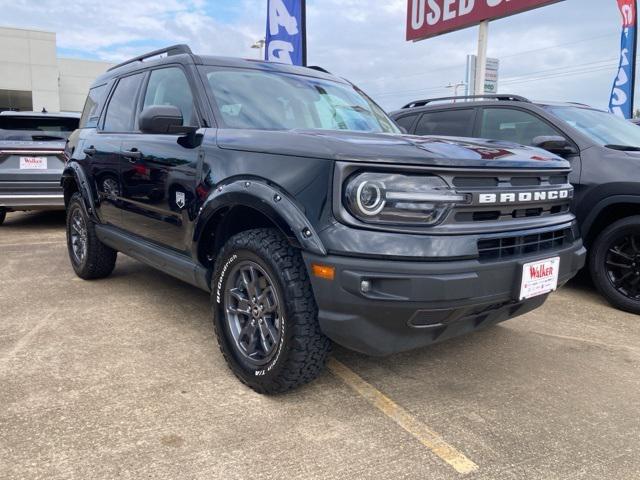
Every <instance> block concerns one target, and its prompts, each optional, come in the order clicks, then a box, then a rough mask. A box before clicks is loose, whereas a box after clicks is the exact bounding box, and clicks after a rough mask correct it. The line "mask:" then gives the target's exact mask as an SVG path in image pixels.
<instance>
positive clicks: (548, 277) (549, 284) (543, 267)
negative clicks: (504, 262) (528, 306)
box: [520, 257, 560, 300]
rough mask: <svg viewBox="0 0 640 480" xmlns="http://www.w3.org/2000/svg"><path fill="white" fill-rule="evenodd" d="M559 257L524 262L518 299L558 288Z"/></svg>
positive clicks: (535, 295)
mask: <svg viewBox="0 0 640 480" xmlns="http://www.w3.org/2000/svg"><path fill="white" fill-rule="evenodd" d="M559 272H560V257H554V258H548V259H546V260H539V261H537V262H531V263H526V264H525V265H524V266H523V267H522V284H521V285H520V300H525V299H527V298H532V297H537V296H538V295H544V294H545V293H549V292H553V291H554V290H555V289H556V288H558V273H559Z"/></svg>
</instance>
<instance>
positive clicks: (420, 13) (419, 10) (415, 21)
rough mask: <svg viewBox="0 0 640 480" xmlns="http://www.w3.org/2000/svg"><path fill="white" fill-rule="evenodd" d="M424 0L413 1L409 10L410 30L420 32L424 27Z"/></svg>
mask: <svg viewBox="0 0 640 480" xmlns="http://www.w3.org/2000/svg"><path fill="white" fill-rule="evenodd" d="M425 2H426V0H413V2H412V5H411V6H412V8H411V28H413V29H414V30H420V29H421V28H422V26H423V25H424V8H425Z"/></svg>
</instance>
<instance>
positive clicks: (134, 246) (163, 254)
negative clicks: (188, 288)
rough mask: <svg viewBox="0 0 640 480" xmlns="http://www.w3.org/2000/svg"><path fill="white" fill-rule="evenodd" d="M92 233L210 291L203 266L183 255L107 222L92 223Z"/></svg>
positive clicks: (120, 249) (121, 250) (119, 248)
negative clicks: (93, 231) (106, 223)
mask: <svg viewBox="0 0 640 480" xmlns="http://www.w3.org/2000/svg"><path fill="white" fill-rule="evenodd" d="M96 234H97V235H98V238H99V239H100V241H101V242H102V243H104V244H105V245H108V246H109V247H111V248H114V249H116V250H118V251H119V252H122V253H124V254H125V255H128V256H130V257H132V258H135V259H136V260H138V261H140V262H142V263H145V264H147V265H149V266H150V267H153V268H156V269H158V270H161V271H163V272H165V273H167V274H169V275H171V276H173V277H176V278H178V279H180V280H182V281H183V282H187V283H190V284H191V285H193V286H195V287H198V288H200V289H202V290H205V291H207V292H209V291H211V290H210V287H209V278H208V277H209V275H208V272H207V269H206V268H204V267H203V266H201V265H197V264H196V263H194V262H193V260H192V259H191V258H189V257H187V256H186V255H182V254H180V253H176V252H174V251H172V250H170V249H168V248H165V247H160V246H158V245H154V244H153V243H151V242H147V241H146V240H143V239H141V238H138V237H134V236H132V235H129V234H127V233H125V232H122V231H120V230H118V229H116V228H114V227H110V226H108V225H96Z"/></svg>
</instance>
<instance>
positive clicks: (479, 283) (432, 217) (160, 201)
mask: <svg viewBox="0 0 640 480" xmlns="http://www.w3.org/2000/svg"><path fill="white" fill-rule="evenodd" d="M161 53H162V54H164V56H163V57H162V58H158V55H159V54H161ZM83 118H84V119H86V120H85V121H83V123H82V125H81V128H80V129H79V130H78V131H76V132H75V133H74V134H73V135H72V136H71V138H70V141H69V144H68V155H69V157H70V161H69V164H68V168H67V169H66V171H65V172H64V178H63V186H64V192H65V200H66V203H67V219H68V220H67V239H68V249H69V256H70V259H71V263H72V265H73V268H74V270H75V271H76V273H77V274H78V275H79V276H80V277H81V278H84V279H95V278H101V277H106V276H107V275H109V274H110V273H111V271H112V270H113V268H114V265H115V262H116V252H118V251H120V252H122V253H124V254H127V255H129V256H132V257H134V258H136V259H138V260H140V261H143V262H145V263H147V264H149V265H151V266H153V267H156V268H158V269H160V270H163V271H165V272H167V273H169V274H171V275H174V276H176V277H178V278H180V279H182V280H184V281H186V282H189V283H191V284H193V285H194V286H196V287H199V288H201V289H203V290H206V291H209V292H211V299H212V302H211V305H212V312H213V319H214V326H215V330H216V334H217V338H218V343H219V345H220V348H221V350H222V353H223V355H224V357H225V359H226V360H227V362H228V364H229V366H230V368H231V369H232V370H233V372H234V373H235V374H236V375H237V376H238V377H239V378H240V379H241V380H242V381H243V382H245V383H246V384H248V385H249V386H250V387H251V388H253V389H255V390H257V391H259V392H269V393H273V392H280V391H284V390H287V389H290V388H293V387H295V386H297V385H300V384H302V383H305V382H307V381H309V380H311V379H313V378H314V377H315V376H316V375H317V374H318V373H319V372H320V370H321V369H322V367H323V365H324V364H325V360H326V357H327V354H328V352H329V349H330V344H331V343H330V340H329V339H332V340H334V341H336V342H337V343H339V344H341V345H344V346H346V347H349V348H352V349H354V350H357V351H360V352H364V353H367V354H373V355H384V354H390V353H393V352H398V351H402V350H407V349H411V348H415V347H420V346H423V345H427V344H430V343H433V342H436V341H441V340H444V339H447V338H450V337H452V336H455V335H460V334H463V333H467V332H471V331H474V330H477V329H480V328H483V327H486V326H488V325H491V324H494V323H496V322H499V321H503V320H506V319H508V318H511V317H514V316H516V315H520V314H523V313H525V312H528V311H530V310H532V309H534V308H536V307H538V306H540V305H542V304H543V302H544V300H545V299H546V297H547V295H548V293H549V292H550V291H552V290H554V289H555V288H556V286H558V285H562V284H563V283H565V282H566V281H568V280H569V279H570V278H571V277H572V276H573V275H574V274H575V273H576V272H577V270H578V269H580V268H581V267H582V266H583V264H584V259H585V250H584V248H583V246H582V241H581V240H580V237H579V234H578V231H577V228H576V223H575V218H574V216H573V214H571V213H570V212H569V203H570V199H571V196H572V195H573V188H572V187H571V185H570V184H569V183H568V178H567V175H568V174H569V164H568V162H567V161H565V160H563V159H561V158H560V157H557V156H555V155H552V154H549V153H548V152H545V151H543V150H540V149H533V148H526V147H518V148H513V147H512V146H511V145H509V146H507V145H501V144H495V143H486V142H484V143H483V142H458V141H448V140H431V139H421V138H418V137H408V136H403V135H401V134H400V131H399V129H398V128H397V127H396V126H395V124H394V123H393V121H392V120H391V119H389V117H388V116H387V115H386V114H385V113H384V112H383V111H382V110H381V109H380V108H379V107H378V106H377V105H375V104H374V103H373V102H372V101H371V100H370V99H369V98H368V97H367V96H365V95H364V94H363V93H362V92H361V91H360V90H359V89H357V88H356V87H354V86H353V85H352V84H350V83H349V82H347V81H345V80H343V79H340V78H337V77H334V76H332V75H330V74H328V73H326V72H324V71H321V70H320V69H312V68H300V67H292V66H287V65H280V64H274V63H266V62H258V61H251V60H240V59H231V58H217V57H205V56H197V55H194V54H192V53H191V51H190V50H189V49H188V47H186V46H175V47H171V48H168V49H166V50H163V51H156V52H151V53H150V54H148V55H144V56H141V57H137V58H134V59H132V60H130V61H128V62H126V63H124V64H121V65H118V66H116V67H114V68H112V69H111V70H110V71H108V72H107V73H106V74H105V75H103V76H102V77H100V78H98V79H97V80H96V82H95V83H94V85H93V87H92V88H91V90H90V93H89V97H88V99H87V103H86V107H85V112H84V114H83ZM496 212H497V213H496Z"/></svg>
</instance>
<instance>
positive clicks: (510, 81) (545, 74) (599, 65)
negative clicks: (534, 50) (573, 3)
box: [371, 59, 617, 98]
mask: <svg viewBox="0 0 640 480" xmlns="http://www.w3.org/2000/svg"><path fill="white" fill-rule="evenodd" d="M616 65H617V60H612V59H607V60H598V61H594V62H587V63H582V64H577V65H573V66H570V67H566V66H565V67H559V68H552V69H547V70H539V71H536V72H529V73H526V74H523V75H518V76H515V77H510V78H506V79H503V80H501V81H500V84H501V85H505V84H507V85H515V84H518V83H526V82H527V81H539V80H542V79H545V78H556V77H563V76H568V75H571V74H574V73H575V74H584V73H590V72H597V71H603V70H605V69H609V68H612V67H615V66H616ZM585 69H586V70H585ZM534 79H535V80H534ZM444 89H445V86H438V87H436V86H429V87H425V88H420V89H413V90H403V91H392V92H380V93H377V94H371V95H372V96H374V97H376V98H382V97H390V96H399V95H405V94H406V95H409V94H418V93H428V92H432V91H439V90H444Z"/></svg>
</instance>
